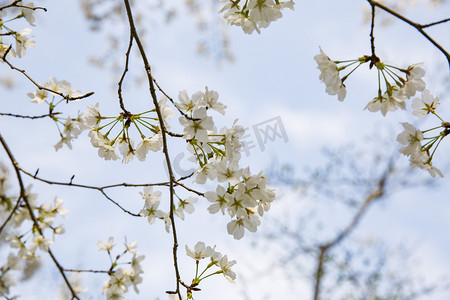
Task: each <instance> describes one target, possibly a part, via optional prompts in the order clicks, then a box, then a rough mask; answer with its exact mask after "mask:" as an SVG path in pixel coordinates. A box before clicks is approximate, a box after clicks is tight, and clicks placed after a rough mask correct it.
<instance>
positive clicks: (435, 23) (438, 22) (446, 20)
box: [421, 18, 450, 28]
mask: <svg viewBox="0 0 450 300" xmlns="http://www.w3.org/2000/svg"><path fill="white" fill-rule="evenodd" d="M448 21H450V18H447V19H444V20H440V21H437V22H433V23H429V24H425V25H421V27H422V28H427V27H431V26H434V25H438V24H442V23H445V22H448Z"/></svg>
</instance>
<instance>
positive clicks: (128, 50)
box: [117, 34, 133, 116]
mask: <svg viewBox="0 0 450 300" xmlns="http://www.w3.org/2000/svg"><path fill="white" fill-rule="evenodd" d="M132 46H133V35H131V34H130V42H129V43H128V49H127V52H126V53H125V68H124V70H123V73H122V77H120V80H119V83H118V85H119V88H118V90H117V93H118V94H119V105H120V108H121V109H122V110H123V112H124V113H125V115H127V116H129V115H131V113H130V112H129V111H128V110H126V109H125V106H124V104H123V98H122V84H123V80H124V79H125V75H126V74H127V72H128V63H129V60H130V52H131V47H132Z"/></svg>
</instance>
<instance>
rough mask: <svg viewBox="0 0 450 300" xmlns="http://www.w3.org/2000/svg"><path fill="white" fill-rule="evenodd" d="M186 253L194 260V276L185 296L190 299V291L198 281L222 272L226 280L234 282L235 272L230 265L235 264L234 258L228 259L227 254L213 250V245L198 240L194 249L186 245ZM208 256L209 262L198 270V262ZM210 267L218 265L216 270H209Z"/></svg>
mask: <svg viewBox="0 0 450 300" xmlns="http://www.w3.org/2000/svg"><path fill="white" fill-rule="evenodd" d="M185 248H186V255H187V256H189V257H191V258H193V259H194V260H195V277H194V279H192V283H191V286H190V287H189V288H188V290H187V298H188V299H192V291H193V290H194V291H195V287H197V286H198V285H199V284H200V282H201V281H202V280H204V279H206V278H208V277H211V276H214V275H217V274H222V275H223V276H224V277H225V278H226V279H227V280H228V281H230V282H232V283H234V280H235V279H236V274H235V273H234V272H233V271H232V270H231V267H232V266H234V265H235V264H236V261H235V260H231V261H229V260H228V257H227V255H222V254H221V253H220V252H217V251H215V248H216V247H215V246H214V247H210V246H205V243H203V242H198V243H197V244H196V245H195V246H194V249H193V250H192V249H190V248H189V247H188V246H187V245H186V246H185ZM207 258H209V262H208V264H207V265H206V267H205V268H204V269H203V270H202V271H201V270H199V262H200V261H201V260H203V259H207ZM212 267H218V268H219V270H217V271H213V272H211V271H209V272H210V273H207V271H208V270H210V268H212Z"/></svg>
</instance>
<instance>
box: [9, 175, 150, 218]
mask: <svg viewBox="0 0 450 300" xmlns="http://www.w3.org/2000/svg"><path fill="white" fill-rule="evenodd" d="M18 168H19V170H20V171H21V172H23V173H25V174H26V175H28V176H30V177H33V178H34V179H36V180H39V181H42V182H45V183H47V184H52V185H53V184H54V185H64V186H73V187H79V188H85V189H91V190H97V191H99V192H100V193H102V195H103V196H104V197H105V198H106V199H108V200H109V201H110V202H112V203H113V204H114V205H116V206H117V207H119V208H120V209H121V210H122V211H124V212H126V213H127V214H129V215H132V216H134V217H140V216H141V215H139V214H135V213H132V212H131V211H129V210H127V209H125V208H124V207H123V206H121V205H120V204H119V203H117V202H116V201H114V200H113V199H112V198H111V197H109V196H108V194H106V192H105V191H104V190H105V189H107V188H111V187H116V186H121V185H122V186H132V185H130V184H118V185H114V186H106V187H98V186H91V185H84V184H77V183H73V182H72V180H70V181H69V182H58V181H52V180H47V179H43V178H41V177H38V176H37V172H36V173H35V174H31V173H30V172H28V171H26V170H24V169H22V168H21V167H18ZM135 186H144V185H135Z"/></svg>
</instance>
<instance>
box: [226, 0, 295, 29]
mask: <svg viewBox="0 0 450 300" xmlns="http://www.w3.org/2000/svg"><path fill="white" fill-rule="evenodd" d="M221 2H225V3H226V4H225V6H224V7H223V8H222V9H221V10H220V11H219V13H224V15H223V16H224V18H225V19H226V20H227V22H228V24H230V25H236V26H241V27H242V30H244V32H245V33H248V34H250V33H252V32H253V31H255V30H256V31H257V32H258V33H260V28H266V27H268V26H269V25H270V23H271V22H273V21H276V20H278V19H279V18H281V17H282V16H283V14H282V12H281V10H282V9H284V8H289V9H292V10H294V1H292V0H289V1H286V2H281V1H278V0H275V1H273V0H245V1H244V0H235V1H233V0H221Z"/></svg>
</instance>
